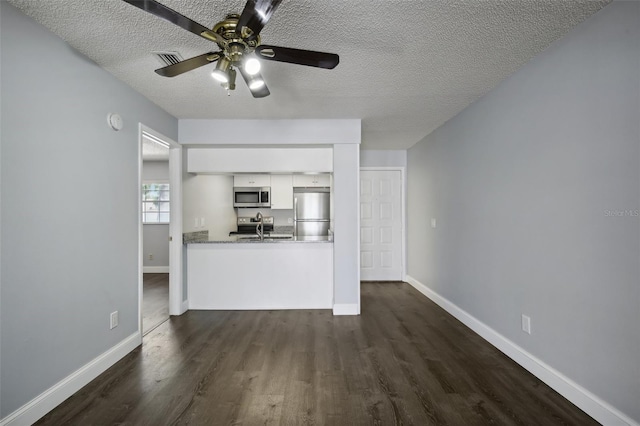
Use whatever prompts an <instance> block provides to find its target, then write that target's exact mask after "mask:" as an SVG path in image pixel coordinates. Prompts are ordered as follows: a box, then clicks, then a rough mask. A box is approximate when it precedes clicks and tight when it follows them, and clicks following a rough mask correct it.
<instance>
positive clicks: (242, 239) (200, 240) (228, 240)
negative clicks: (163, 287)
mask: <svg viewBox="0 0 640 426" xmlns="http://www.w3.org/2000/svg"><path fill="white" fill-rule="evenodd" d="M182 241H183V243H184V244H234V243H236V244H273V243H275V244H291V243H333V237H327V236H323V237H294V236H293V235H291V234H266V235H265V238H264V240H260V239H259V238H258V237H257V235H251V234H249V235H230V236H227V237H224V236H223V237H220V236H217V237H212V238H209V232H208V231H199V232H187V233H185V234H182Z"/></svg>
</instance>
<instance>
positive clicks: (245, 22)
mask: <svg viewBox="0 0 640 426" xmlns="http://www.w3.org/2000/svg"><path fill="white" fill-rule="evenodd" d="M281 1H282V0H247V4H246V5H245V6H244V10H243V11H242V15H240V19H239V20H238V24H237V26H236V33H237V34H238V35H240V36H242V37H243V38H244V39H246V40H254V39H255V38H256V37H258V34H260V31H262V29H263V28H264V26H265V25H266V24H267V22H268V21H269V19H270V18H271V15H273V12H275V11H276V8H277V7H278V5H279V4H280V2H281ZM243 27H247V28H248V29H250V30H251V31H250V32H249V34H246V32H244V33H243V31H242V29H243ZM245 31H246V30H245Z"/></svg>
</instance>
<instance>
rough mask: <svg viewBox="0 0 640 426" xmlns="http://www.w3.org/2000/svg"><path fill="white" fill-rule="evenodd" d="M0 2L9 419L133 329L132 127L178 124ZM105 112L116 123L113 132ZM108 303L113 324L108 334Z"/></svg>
mask: <svg viewBox="0 0 640 426" xmlns="http://www.w3.org/2000/svg"><path fill="white" fill-rule="evenodd" d="M0 7H1V20H2V21H1V25H0V27H1V31H2V33H1V37H0V39H1V43H2V48H1V55H2V56H1V60H2V81H1V85H2V86H1V89H2V100H1V102H2V117H1V127H2V138H1V206H2V213H1V227H2V235H1V240H0V244H1V247H2V259H1V281H2V289H1V291H2V295H1V302H0V308H1V314H2V319H1V321H0V323H1V326H0V327H1V329H0V331H1V334H2V336H1V342H0V343H1V353H0V356H1V358H2V363H1V365H0V381H1V382H2V388H1V390H0V400H1V401H2V402H1V406H0V416H2V417H5V416H7V415H8V414H10V413H12V412H13V411H14V410H16V409H18V408H19V407H20V406H22V405H23V404H25V403H27V402H29V401H31V400H32V399H33V398H35V397H36V396H38V395H39V394H40V393H42V392H43V391H45V390H47V389H48V388H49V387H51V386H53V385H55V384H56V383H57V382H59V381H60V380H61V379H63V378H65V377H67V376H68V375H69V374H70V373H72V372H74V371H76V370H77V369H78V368H80V367H82V366H83V365H85V364H86V363H88V362H89V361H91V360H93V359H94V358H96V357H97V356H99V355H100V354H102V353H104V352H105V351H106V350H108V349H110V348H111V347H113V346H114V345H116V344H117V343H118V342H120V341H122V340H123V339H125V338H126V337H128V336H130V335H131V334H133V333H135V332H136V331H137V330H138V275H137V274H138V221H139V219H138V205H139V199H138V198H139V188H138V122H139V121H141V122H143V123H144V124H146V125H148V126H149V127H151V128H153V129H155V130H157V131H159V132H161V133H164V134H166V135H167V136H169V137H171V138H174V139H175V138H176V137H177V131H178V125H177V120H176V119H175V118H174V117H172V116H170V115H169V114H167V113H165V112H164V111H162V110H160V109H159V108H158V107H157V106H155V105H153V104H152V103H151V102H149V101H148V100H146V99H145V98H143V97H142V96H141V95H139V94H138V93H136V92H134V91H133V90H132V89H131V88H129V87H128V86H126V85H125V84H123V83H122V82H120V81H118V80H116V79H115V78H114V77H113V76H111V75H110V74H108V73H107V72H106V71H104V70H102V69H100V68H99V67H98V66H96V65H95V64H94V63H93V62H91V61H90V60H89V59H87V58H86V57H84V56H82V55H80V54H78V53H77V52H75V51H73V50H72V49H71V48H70V47H69V46H68V45H67V44H66V43H64V42H63V41H62V40H60V39H59V38H57V37H56V36H55V35H54V34H52V33H51V32H49V31H48V30H46V29H45V28H44V27H42V26H40V25H39V24H37V23H35V22H34V21H32V20H31V19H29V18H27V17H25V16H24V15H22V14H21V13H20V12H18V11H17V10H16V9H15V8H14V7H13V6H11V5H9V4H7V2H0ZM149 78H154V77H153V73H151V74H150V77H149ZM109 112H118V113H120V114H121V115H122V117H123V118H124V123H125V124H124V129H123V130H121V131H120V132H115V131H113V130H111V129H110V128H109V127H108V126H107V120H106V117H107V113H109ZM115 310H118V311H119V313H120V325H119V326H118V327H117V328H115V329H114V330H109V314H110V312H112V311H115Z"/></svg>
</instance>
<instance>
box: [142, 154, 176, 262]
mask: <svg viewBox="0 0 640 426" xmlns="http://www.w3.org/2000/svg"><path fill="white" fill-rule="evenodd" d="M142 182H143V183H145V182H166V183H168V182H169V162H168V161H144V162H143V163H142ZM142 240H143V249H142V262H143V263H142V264H143V266H144V267H145V268H147V270H149V268H148V267H154V268H163V267H167V268H168V267H169V225H168V224H159V223H158V224H155V223H154V224H145V225H143V226H142ZM149 255H152V256H153V259H149Z"/></svg>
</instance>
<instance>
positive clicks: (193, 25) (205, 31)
mask: <svg viewBox="0 0 640 426" xmlns="http://www.w3.org/2000/svg"><path fill="white" fill-rule="evenodd" d="M123 1H124V2H127V3H129V4H130V5H132V6H135V7H137V8H138V9H142V10H144V11H145V12H149V13H150V14H152V15H155V16H157V17H158V18H162V19H165V20H167V21H169V22H171V23H172V24H175V25H177V26H179V27H181V28H184V29H185V30H187V31H189V32H192V33H193V34H195V35H199V36H200V37H203V38H206V39H207V40H209V41H213V42H216V43H224V42H225V40H224V38H223V37H222V36H220V35H219V34H217V33H214V32H213V31H211V30H210V29H209V28H207V27H205V26H204V25H201V24H198V23H197V22H196V21H193V20H191V19H189V18H187V17H186V16H184V15H181V14H180V13H178V12H176V11H175V10H173V9H170V8H168V7H167V6H165V5H163V4H160V3H158V2H157V1H155V0H123Z"/></svg>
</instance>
